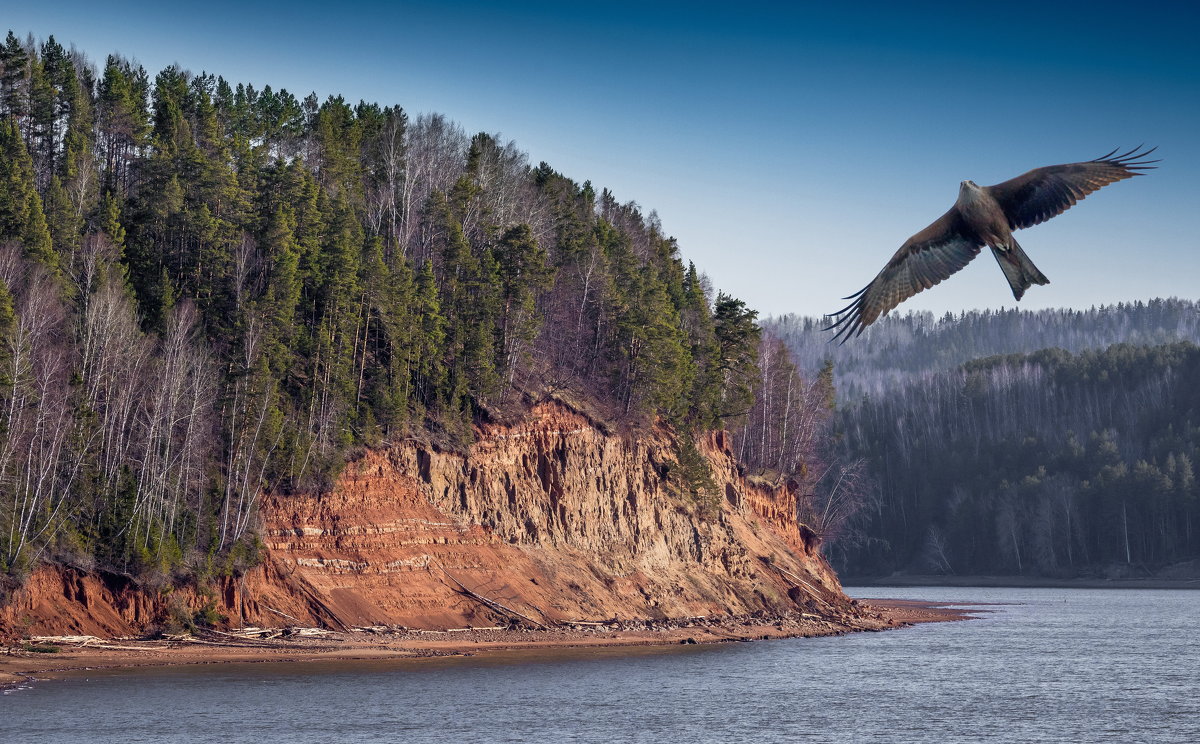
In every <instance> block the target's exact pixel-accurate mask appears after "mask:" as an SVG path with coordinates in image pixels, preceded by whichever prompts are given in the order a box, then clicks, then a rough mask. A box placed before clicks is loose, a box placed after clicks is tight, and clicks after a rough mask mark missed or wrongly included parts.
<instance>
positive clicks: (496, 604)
mask: <svg viewBox="0 0 1200 744" xmlns="http://www.w3.org/2000/svg"><path fill="white" fill-rule="evenodd" d="M439 568H441V567H440V566H439ZM442 573H444V574H446V576H448V577H449V578H450V580H451V581H453V582H454V583H455V584H457V585H458V588H459V589H460V590H461V591H462V593H463V594H466V595H467V596H468V597H470V598H471V599H474V600H476V601H477V602H479V603H480V604H483V605H485V606H487V607H490V608H492V609H493V610H496V611H498V612H503V613H507V614H509V615H511V616H513V617H518V618H520V619H522V620H525V621H527V622H529V623H532V624H533V625H536V626H537V627H539V628H541V629H542V630H545V629H546V625H545V624H544V623H540V622H538V621H537V620H534V619H533V618H532V617H530V616H529V615H526V614H525V613H523V612H520V611H518V610H514V609H513V608H511V607H508V606H505V605H502V604H500V603H499V602H497V601H495V600H493V599H488V598H487V597H485V596H483V595H482V594H478V593H476V592H473V591H471V590H470V589H468V588H467V587H466V585H465V584H463V583H462V582H461V581H459V580H458V579H456V578H454V576H453V575H452V574H451V573H450V572H449V571H447V570H446V569H444V568H443V569H442ZM539 612H540V610H539Z"/></svg>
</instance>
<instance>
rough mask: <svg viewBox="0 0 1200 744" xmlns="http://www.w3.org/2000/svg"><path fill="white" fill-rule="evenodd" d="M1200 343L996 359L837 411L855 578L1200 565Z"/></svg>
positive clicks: (1137, 570)
mask: <svg viewBox="0 0 1200 744" xmlns="http://www.w3.org/2000/svg"><path fill="white" fill-rule="evenodd" d="M1198 379H1200V347H1197V346H1196V345H1194V344H1192V343H1189V342H1179V343H1174V344H1166V345H1157V346H1136V345H1131V344H1117V345H1113V346H1110V347H1108V348H1106V349H1103V350H1091V351H1084V352H1079V353H1076V354H1071V353H1069V352H1066V351H1063V350H1061V349H1046V350H1042V351H1038V352H1034V353H1031V354H1011V355H1003V356H994V357H987V358H984V359H979V360H975V361H972V362H969V363H967V364H965V365H962V366H961V367H960V368H958V369H956V370H953V371H950V372H942V373H937V374H933V375H929V376H926V377H923V378H921V379H919V380H914V381H912V382H909V383H908V384H906V385H904V386H902V387H900V388H897V389H895V390H893V391H891V392H889V393H888V394H886V395H883V396H879V397H868V398H867V399H865V400H863V401H862V402H861V403H860V404H859V405H856V406H848V407H845V408H843V409H842V410H840V411H839V413H838V425H839V429H840V431H841V432H842V436H843V441H842V444H843V446H844V447H845V449H846V451H847V453H849V454H848V455H847V457H849V458H851V459H852V458H860V462H861V463H862V465H863V469H864V471H865V473H864V474H865V476H866V477H867V478H869V479H870V481H871V482H872V483H873V484H874V487H873V488H872V489H870V493H871V497H870V498H869V499H867V503H866V508H864V509H863V510H862V511H861V512H860V513H859V514H858V516H857V519H859V520H860V521H859V528H860V530H859V531H858V532H857V533H856V538H857V539H852V540H846V541H843V542H842V543H840V544H838V545H837V547H836V553H837V556H836V557H837V561H838V563H839V564H840V565H841V567H842V569H843V570H844V571H845V572H847V573H848V574H851V575H857V576H864V575H886V574H890V573H892V572H894V571H908V572H914V573H937V574H966V575H972V574H984V575H987V574H992V575H1038V576H1055V577H1072V576H1107V577H1138V576H1147V575H1152V574H1154V573H1156V572H1157V571H1159V570H1160V569H1162V568H1164V567H1169V566H1171V565H1173V564H1179V563H1183V562H1186V561H1192V560H1195V559H1196V558H1197V557H1200V485H1198V484H1197V482H1196V473H1195V467H1196V461H1197V457H1200V387H1197V386H1196V384H1195V381H1196V380H1198Z"/></svg>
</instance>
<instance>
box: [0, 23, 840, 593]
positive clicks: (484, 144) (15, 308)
mask: <svg viewBox="0 0 1200 744" xmlns="http://www.w3.org/2000/svg"><path fill="white" fill-rule="evenodd" d="M0 181H2V183H3V185H2V186H0V577H7V578H6V579H5V581H7V582H8V584H9V585H11V584H12V582H14V581H18V580H19V579H20V577H21V576H23V575H27V573H28V571H29V570H30V569H31V567H32V566H34V565H36V564H37V563H38V562H40V561H58V562H62V563H67V564H71V565H77V566H82V567H84V568H100V569H103V570H109V571H118V572H121V573H124V574H127V575H133V576H136V577H142V578H146V580H159V581H162V580H170V579H171V577H173V576H185V577H186V576H192V577H195V576H205V575H212V574H214V573H229V572H237V571H240V570H242V569H243V568H245V567H246V566H248V565H252V564H253V563H254V562H255V561H256V560H257V555H258V551H259V550H260V548H259V542H258V540H257V538H256V535H255V528H256V524H257V523H256V507H257V504H258V502H259V499H260V497H261V494H262V493H263V492H264V491H267V490H270V491H274V492H277V493H284V494H286V493H288V492H295V491H300V490H321V489H326V488H328V487H330V485H331V484H332V483H333V482H334V479H336V477H337V475H338V473H339V471H340V469H341V468H342V467H343V466H344V465H345V463H346V462H347V461H348V460H349V459H352V458H353V457H355V456H357V453H359V452H361V451H363V449H364V448H367V447H382V446H386V445H387V443H388V442H389V441H396V440H398V439H401V438H404V437H418V438H421V439H423V440H426V441H429V442H431V443H433V444H434V445H435V446H439V447H446V448H460V449H461V448H464V447H466V446H468V445H469V444H470V442H471V440H472V436H473V426H474V424H476V423H478V422H480V421H486V420H504V419H507V418H511V417H514V416H519V415H520V413H521V412H522V411H523V410H525V409H526V407H527V406H528V405H529V404H531V403H533V402H536V401H537V400H539V399H543V398H545V397H547V396H555V397H557V398H559V399H561V400H564V401H566V402H568V403H570V404H571V405H575V406H577V407H580V408H581V409H583V410H585V411H587V412H588V413H589V415H592V416H595V417H597V418H598V419H600V420H603V421H605V422H607V423H608V424H611V425H612V426H613V427H614V428H615V429H616V430H618V431H625V432H636V431H637V430H638V429H639V428H640V427H646V426H649V425H655V424H657V425H661V426H668V427H672V428H673V429H674V430H675V431H676V432H677V436H676V439H677V441H678V446H677V449H678V453H677V454H678V462H677V467H675V468H674V469H673V470H672V471H671V473H670V479H671V482H672V483H674V484H675V485H676V487H677V488H678V489H679V492H680V493H681V494H688V495H690V496H691V497H693V498H694V499H695V500H696V502H697V503H698V504H701V505H703V504H704V503H706V502H711V501H712V500H713V499H715V498H716V495H715V494H713V493H711V492H710V490H711V489H710V486H711V479H710V476H709V473H708V468H707V465H706V462H705V460H704V459H703V457H702V456H701V455H700V453H699V452H698V450H697V447H696V442H697V441H698V439H697V437H698V436H699V435H700V434H701V433H702V432H704V431H706V430H710V429H713V428H730V429H733V430H734V431H735V434H736V436H737V437H738V440H737V441H739V442H740V445H739V446H740V448H741V449H742V451H743V454H744V455H745V456H746V457H747V458H748V460H749V461H751V462H757V461H762V462H766V461H767V460H768V459H769V460H770V467H771V468H772V469H773V470H772V473H774V475H773V477H775V478H776V479H777V480H778V479H785V478H787V479H799V481H803V480H804V479H805V478H807V477H810V476H809V475H808V474H809V473H812V472H815V471H816V470H817V468H815V467H812V466H811V463H810V462H809V460H811V459H812V458H816V457H821V456H832V453H831V452H830V451H829V450H828V449H827V448H826V449H824V450H823V449H822V448H821V446H820V442H822V441H824V440H825V437H823V436H822V434H821V431H822V427H823V426H828V424H829V422H830V421H831V420H832V409H831V408H830V407H829V405H828V401H829V400H831V393H821V392H820V390H825V389H828V385H829V383H830V380H829V378H828V376H826V377H825V378H824V380H823V381H822V380H821V379H817V378H816V377H814V379H812V380H805V379H802V378H801V376H800V375H799V373H798V371H797V369H796V367H795V366H794V365H792V364H791V363H790V362H789V361H787V359H786V355H787V353H786V351H785V350H784V349H783V347H782V345H780V344H779V343H778V342H777V341H776V342H764V343H760V341H761V339H762V333H761V329H760V328H759V326H758V323H757V320H756V318H757V313H756V312H755V311H753V310H751V309H749V308H747V307H746V305H745V303H743V302H742V301H741V300H738V299H736V298H733V297H730V296H728V295H725V294H723V293H720V292H714V290H713V289H712V287H711V286H710V283H709V282H708V280H707V279H706V278H705V277H704V276H703V275H702V274H700V273H699V272H698V271H697V269H696V268H695V267H694V266H692V265H691V264H688V263H685V262H684V261H683V259H682V258H681V255H680V252H679V247H678V246H677V244H676V241H675V240H674V239H673V238H671V237H669V236H668V235H667V234H666V233H665V232H664V231H663V228H662V226H661V225H660V224H659V221H658V219H657V217H656V215H655V214H654V213H653V212H650V213H645V212H643V211H642V209H641V208H640V207H639V206H638V205H637V204H636V203H635V202H624V203H622V202H619V201H618V200H617V199H616V197H615V196H614V195H613V194H612V193H610V192H609V191H608V190H605V189H601V190H599V191H597V190H596V189H595V188H594V187H593V186H592V185H591V183H590V182H587V181H584V182H583V183H582V184H581V183H577V182H575V181H572V180H571V179H569V178H568V177H566V176H564V175H562V174H560V173H558V172H556V171H555V170H554V169H553V168H551V167H550V166H549V165H547V164H545V163H540V164H538V165H531V164H530V163H529V162H528V161H527V158H526V156H525V154H524V153H523V152H522V151H521V150H519V149H518V148H517V146H516V144H515V143H513V142H510V141H504V140H502V138H500V137H499V136H498V135H491V134H487V133H476V134H468V133H467V132H465V131H463V129H462V128H461V127H459V126H458V125H457V124H455V123H454V122H453V121H451V120H450V119H447V118H446V117H444V116H442V115H439V114H422V115H419V116H415V117H410V116H409V114H408V113H407V112H406V111H405V110H404V109H403V108H401V107H400V106H395V105H391V106H380V105H378V104H374V103H366V102H359V103H356V104H351V103H349V102H347V101H346V100H344V99H343V98H342V97H339V96H330V97H328V98H326V99H325V100H318V98H317V97H316V96H315V95H314V94H310V95H307V96H304V97H297V96H295V95H293V94H292V93H290V92H288V91H287V90H283V89H280V90H275V89H273V88H272V87H270V86H269V85H264V86H262V87H255V86H253V85H251V84H247V83H232V82H229V81H226V80H225V79H223V78H221V77H214V76H212V75H208V74H203V73H201V74H193V73H191V72H189V71H185V70H182V69H179V68H178V67H174V66H173V67H168V68H166V69H164V70H161V71H159V72H158V73H157V74H155V75H153V77H152V76H151V74H150V73H149V72H147V71H146V70H145V69H143V68H142V67H141V66H140V65H138V64H137V63H136V62H134V61H132V60H130V59H126V58H124V57H121V56H117V55H112V56H109V57H107V58H106V59H105V60H104V62H103V64H102V65H96V64H93V63H92V62H90V61H89V60H88V59H87V57H86V56H85V55H83V54H82V53H80V52H78V51H75V50H71V51H68V50H67V49H65V48H64V47H63V46H62V45H61V44H59V43H58V42H57V41H56V40H55V39H54V38H53V37H49V38H48V39H46V40H45V41H37V40H34V39H32V38H28V39H24V40H21V39H18V38H17V37H15V36H14V34H13V33H12V32H9V34H8V36H7V38H6V40H5V41H4V43H3V45H2V46H0ZM763 355H765V358H766V363H765V364H760V356H763ZM764 375H765V377H764ZM768 378H769V379H768ZM764 385H766V388H767V390H768V394H769V395H768V397H764V396H762V395H758V394H757V392H758V391H759V390H761V389H763V387H764ZM770 395H774V396H776V397H775V398H771V397H769V396H770ZM764 401H767V402H769V409H770V410H767V408H764V406H766V405H767V403H766V402H764ZM777 405H782V406H783V408H782V409H780V410H781V411H782V413H778V414H777V412H776V411H775V408H776V406H777ZM755 458H758V459H757V460H755ZM765 469H766V466H765V465H763V466H762V467H760V468H759V470H764V471H765ZM822 469H823V470H828V468H822ZM799 481H796V482H797V483H799ZM797 487H799V486H797ZM804 490H805V492H808V491H813V492H816V491H817V490H819V488H818V487H817V486H814V487H812V488H805V489H804ZM831 523H832V520H831ZM147 577H148V578H147ZM3 583H4V582H0V584H3ZM0 588H2V587H0Z"/></svg>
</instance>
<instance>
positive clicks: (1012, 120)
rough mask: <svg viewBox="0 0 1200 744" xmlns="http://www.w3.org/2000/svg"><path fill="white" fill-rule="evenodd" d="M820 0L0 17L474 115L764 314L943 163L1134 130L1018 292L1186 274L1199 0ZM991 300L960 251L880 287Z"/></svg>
mask: <svg viewBox="0 0 1200 744" xmlns="http://www.w3.org/2000/svg"><path fill="white" fill-rule="evenodd" d="M832 5H833V4H832V3H820V4H813V5H811V6H810V5H809V4H807V3H760V2H755V1H753V0H751V1H746V2H736V3H708V2H703V0H694V1H693V2H665V3H654V2H640V3H639V2H600V1H596V2H588V3H578V2H525V3H500V2H495V3H484V2H460V3H437V2H418V3H410V2H393V3H382V2H373V3H368V2H341V3H326V2H321V3H312V2H305V1H304V0H295V1H293V2H286V3H285V2H266V3H255V2H227V1H226V0H214V1H212V2H204V3H178V4H176V3H170V2H154V3H146V2H141V3H136V2H121V1H120V0H112V1H108V2H96V1H95V0H90V1H88V2H78V1H77V0H56V1H55V2H52V3H51V2H41V3H34V2H17V1H15V0H0V6H2V10H0V27H8V28H11V29H12V30H13V31H14V32H16V33H17V34H19V35H21V36H24V35H25V34H27V33H32V34H33V35H34V36H35V37H36V38H39V39H44V38H45V37H46V36H48V35H50V34H53V35H54V36H55V38H56V39H57V40H58V41H59V42H61V43H63V44H64V45H71V44H74V45H75V46H76V47H77V48H79V49H80V50H82V51H84V52H85V53H87V54H88V56H89V57H90V58H92V59H93V60H94V61H95V62H97V63H98V64H102V63H103V59H104V56H105V55H107V54H108V53H110V52H113V51H117V52H120V53H121V54H124V55H126V56H128V57H132V58H135V59H136V60H137V61H139V62H140V63H142V64H143V65H145V66H146V68H147V69H148V70H149V71H150V73H151V75H153V74H154V73H156V72H157V71H158V70H160V69H162V68H163V67H165V66H166V65H168V64H171V63H178V64H179V65H181V66H182V67H184V68H186V69H190V70H192V71H193V72H201V71H207V72H212V73H215V74H219V75H223V76H225V77H226V78H227V79H229V80H231V81H234V82H248V83H253V84H255V85H256V86H258V87H261V86H262V85H264V84H270V85H271V86H273V87H275V88H280V87H283V88H287V89H288V90H290V91H292V92H293V93H295V94H297V95H298V96H303V95H305V94H306V93H307V92H309V91H312V90H315V91H316V92H317V93H318V95H320V96H321V97H324V96H326V95H328V94H331V93H341V94H343V95H345V96H346V97H347V98H348V99H350V100H352V101H357V100H358V99H366V100H368V101H377V102H379V103H381V104H400V105H401V106H403V107H404V108H405V109H406V110H407V111H408V112H409V113H410V114H419V113H423V112H429V111H436V112H441V113H444V114H446V115H447V116H449V117H450V118H452V119H455V120H457V121H459V122H460V123H461V124H462V125H463V126H464V127H466V129H467V130H468V131H488V132H492V133H499V134H501V135H502V136H504V137H505V138H511V139H514V140H516V142H517V143H518V145H519V146H520V147H521V148H522V149H523V150H525V151H526V152H528V153H529V158H530V160H531V162H533V163H535V164H536V163H537V162H539V161H541V160H545V161H546V162H548V163H550V164H551V165H552V166H553V167H554V168H555V169H557V170H559V171H561V172H562V173H564V174H566V175H567V176H569V177H571V178H573V179H575V180H576V181H579V182H582V181H584V180H589V179H590V180H591V181H592V182H593V183H594V184H595V185H596V186H597V187H604V186H606V187H608V188H610V189H612V190H613V192H614V193H615V194H616V196H617V198H618V199H619V200H621V201H629V200H634V201H637V202H638V203H639V204H640V205H642V206H643V208H644V209H645V210H646V211H649V210H651V209H654V210H657V212H658V213H659V216H660V218H661V219H662V223H663V226H664V229H665V230H666V231H667V232H668V233H669V234H671V235H674V236H675V237H677V238H678V239H679V243H680V246H681V249H682V251H683V254H684V256H685V258H687V259H690V260H693V261H695V262H696V264H697V266H698V267H699V268H701V269H702V270H704V271H705V272H707V273H708V274H709V276H710V277H711V278H712V280H713V282H714V284H715V285H716V286H717V287H718V288H721V289H723V290H725V291H728V292H730V293H732V294H734V295H736V296H738V297H741V298H743V299H745V300H746V301H747V302H748V303H749V304H750V305H751V306H753V307H756V308H758V309H760V310H761V311H762V312H764V313H768V314H779V313H785V312H799V313H803V314H810V315H819V314H823V313H826V312H830V311H832V310H835V309H838V308H840V307H841V306H842V305H844V304H845V303H844V302H841V301H840V298H841V297H842V296H843V295H848V294H850V293H851V292H854V291H857V290H858V289H859V288H860V287H862V286H863V285H864V284H866V283H867V282H868V281H869V280H870V279H871V278H872V277H874V275H875V273H876V272H877V271H878V270H879V269H880V268H882V266H883V264H884V263H885V262H886V261H887V259H888V258H889V257H890V256H891V254H892V253H893V252H894V251H895V249H896V248H898V247H899V246H900V244H901V243H902V242H903V241H904V240H905V239H906V238H907V237H908V236H909V235H911V234H913V233H914V232H916V231H918V230H920V229H921V228H923V227H924V226H925V225H927V224H928V223H929V222H931V221H933V219H935V218H936V217H938V216H939V215H941V214H942V212H944V211H945V210H946V209H947V208H948V207H949V206H950V205H951V204H952V203H953V201H954V199H955V197H956V195H957V191H958V182H959V181H961V180H963V179H968V178H969V179H972V180H974V181H976V182H978V183H980V184H990V183H996V182H998V181H1002V180H1005V179H1007V178H1010V177H1012V176H1015V175H1018V174H1019V173H1022V172H1024V171H1025V170H1028V169H1030V168H1033V167H1037V166H1041V165H1050V164H1054V163H1063V162H1071V161H1076V160H1086V159H1090V158H1093V157H1097V156H1099V155H1103V154H1104V153H1106V152H1108V151H1109V150H1111V149H1112V148H1114V147H1119V146H1120V147H1133V146H1135V145H1138V144H1139V143H1142V142H1145V143H1148V144H1153V145H1157V146H1158V147H1159V151H1158V153H1157V155H1159V156H1161V157H1163V158H1164V159H1165V161H1164V162H1163V163H1162V164H1161V167H1160V169H1159V170H1157V171H1153V172H1152V173H1151V174H1150V175H1149V176H1147V177H1144V178H1137V179H1133V180H1132V181H1124V182H1121V183H1118V184H1115V185H1112V186H1109V187H1107V188H1105V189H1103V190H1101V191H1100V192H1098V193H1096V194H1093V195H1092V196H1090V197H1088V199H1087V200H1086V201H1084V202H1082V203H1080V204H1079V205H1078V206H1076V207H1074V208H1073V209H1071V210H1070V211H1069V212H1067V213H1066V214H1065V215H1063V216H1061V217H1058V218H1056V219H1054V220H1052V221H1051V222H1049V223H1046V224H1044V225H1040V226H1037V227H1034V228H1031V229H1030V230H1026V231H1023V232H1020V233H1018V234H1017V237H1018V238H1019V239H1020V241H1021V244H1022V245H1023V246H1024V247H1025V249H1026V250H1027V252H1028V253H1029V254H1030V256H1031V257H1032V258H1033V260H1034V261H1035V263H1037V265H1038V266H1039V267H1040V268H1041V269H1042V271H1043V272H1044V273H1045V274H1046V275H1047V276H1048V277H1049V278H1050V280H1051V282H1052V283H1051V284H1050V285H1049V286H1046V287H1033V288H1031V289H1030V290H1029V293H1028V294H1027V295H1026V297H1025V300H1023V301H1022V302H1021V303H1020V306H1021V307H1025V308H1040V307H1089V306H1091V305H1095V304H1102V303H1114V302H1119V301H1127V300H1136V299H1148V298H1151V297H1155V296H1172V295H1173V296H1180V297H1189V298H1197V297H1200V179H1198V178H1197V175H1198V174H1200V51H1198V50H1200V41H1198V40H1200V4H1196V3H1192V2H1170V3H1158V2H1138V3H1119V4H1118V3H1105V2H1086V3H1072V2H1048V1H1046V0H1043V1H1042V2H1038V3H1022V2H1010V1H1005V2H993V3H964V2H957V3H951V4H932V3H911V2H896V1H893V2H887V3H874V2H856V3H845V4H842V5H843V7H842V8H839V9H835V8H832V7H827V6H832ZM951 8H952V9H953V10H951ZM4 30H6V29H3V28H0V33H3V32H4ZM1015 304H1016V303H1014V302H1013V299H1012V295H1011V294H1010V292H1009V289H1008V285H1007V283H1006V282H1005V281H1004V279H1003V276H1002V275H1001V274H1000V271H999V269H998V268H997V267H996V265H995V261H994V260H993V259H992V258H991V257H990V256H989V255H988V254H987V253H986V252H985V253H983V254H981V255H980V257H979V258H977V259H976V260H975V261H974V262H973V263H972V264H971V265H970V266H968V267H967V268H966V269H965V270H964V271H963V272H961V273H960V274H958V275H956V276H954V277H952V278H951V279H950V280H948V281H947V282H945V283H943V284H942V285H939V286H938V287H935V288H933V289H932V290H928V291H926V292H924V293H922V294H920V295H918V296H917V297H915V298H913V299H911V300H909V301H908V302H906V303H905V304H904V305H902V306H901V308H900V310H904V309H909V308H911V309H926V310H932V311H934V312H935V313H938V314H941V313H944V312H946V311H951V312H957V311H959V310H963V309H970V308H998V307H1012V306H1014V305H1015Z"/></svg>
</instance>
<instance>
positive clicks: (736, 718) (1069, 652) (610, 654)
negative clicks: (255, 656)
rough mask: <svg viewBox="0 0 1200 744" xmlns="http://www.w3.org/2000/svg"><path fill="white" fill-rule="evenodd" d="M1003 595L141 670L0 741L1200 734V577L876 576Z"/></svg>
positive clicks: (1008, 738) (922, 594) (13, 711)
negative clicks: (573, 639) (1075, 582)
mask: <svg viewBox="0 0 1200 744" xmlns="http://www.w3.org/2000/svg"><path fill="white" fill-rule="evenodd" d="M851 594H853V595H855V596H889V597H913V598H923V599H932V600H939V601H947V602H996V603H1003V604H999V605H996V606H994V607H989V608H988V609H990V610H992V612H990V613H989V614H987V615H986V616H984V617H983V618H982V619H980V620H975V621H971V622H964V623H943V624H935V625H923V626H919V627H915V628H910V629H906V630H903V631H898V632H890V633H870V634H858V635H854V636H848V637H842V638H826V639H807V640H794V641H773V642H763V643H754V644H730V645H722V646H715V647H714V646H709V647H700V648H697V647H686V648H674V649H668V650H660V651H644V650H633V651H630V650H605V651H587V652H575V653H572V654H570V655H566V656H564V655H561V654H559V655H548V656H540V657H537V658H534V659H531V657H530V656H529V655H528V654H525V655H512V656H504V657H488V658H486V659H457V660H449V661H435V662H422V663H419V664H413V663H403V664H400V663H396V662H372V663H354V664H352V665H344V664H343V665H337V664H324V663H322V664H303V665H301V664H273V665H272V664H250V665H236V666H228V665H227V666H215V667H205V668H200V669H188V670H186V671H182V672H181V671H172V670H151V671H144V672H133V673H129V672H126V673H122V674H113V675H107V676H103V677H92V678H89V679H71V680H66V681H59V682H49V683H42V684H38V685H35V686H34V687H33V689H30V690H24V691H21V692H18V693H14V694H11V695H7V696H5V697H3V698H0V742H5V744H8V743H9V742H14V743H15V742H64V743H65V742H191V741H209V740H211V741H219V742H338V743H340V744H357V743H358V742H676V741H678V742H796V741H814V742H817V741H819V742H843V741H844V742H877V741H911V742H922V741H929V742H935V741H936V742H943V741H951V742H957V741H996V742H1028V741H1061V742H1081V741H1114V742H1126V741H1148V742H1189V743H1191V742H1197V741H1200V702H1198V701H1197V698H1196V693H1197V691H1198V680H1200V639H1198V637H1197V635H1196V633H1195V630H1194V629H1195V622H1196V618H1197V617H1198V616H1200V591H1133V590H1116V591H1106V590H1086V589H1074V590H1069V589H962V588H954V589H931V588H919V589H882V588H871V589H862V590H851Z"/></svg>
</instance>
